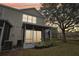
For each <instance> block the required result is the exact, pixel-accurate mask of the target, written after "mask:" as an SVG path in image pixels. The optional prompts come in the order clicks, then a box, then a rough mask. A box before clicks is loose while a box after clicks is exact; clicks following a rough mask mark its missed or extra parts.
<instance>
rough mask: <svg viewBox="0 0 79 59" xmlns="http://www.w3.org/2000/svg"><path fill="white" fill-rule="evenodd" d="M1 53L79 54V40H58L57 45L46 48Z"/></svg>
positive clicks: (36, 54)
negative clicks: (65, 41) (63, 41)
mask: <svg viewBox="0 0 79 59" xmlns="http://www.w3.org/2000/svg"><path fill="white" fill-rule="evenodd" d="M0 55H4V56H5V55H8V56H9V55H11V56H12V55H15V56H16V55H23V56H79V41H68V42H67V43H62V42H60V41H59V42H56V46H54V47H50V48H44V49H19V50H15V51H3V52H0Z"/></svg>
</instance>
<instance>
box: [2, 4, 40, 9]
mask: <svg viewBox="0 0 79 59" xmlns="http://www.w3.org/2000/svg"><path fill="white" fill-rule="evenodd" d="M2 4H3V5H7V6H10V7H14V8H18V9H21V8H37V9H39V8H40V7H41V4H40V3H2Z"/></svg>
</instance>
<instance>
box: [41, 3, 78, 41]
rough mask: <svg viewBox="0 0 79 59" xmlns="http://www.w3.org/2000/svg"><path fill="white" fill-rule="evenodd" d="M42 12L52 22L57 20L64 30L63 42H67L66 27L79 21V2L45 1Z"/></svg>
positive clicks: (72, 25)
mask: <svg viewBox="0 0 79 59" xmlns="http://www.w3.org/2000/svg"><path fill="white" fill-rule="evenodd" d="M41 12H42V13H43V14H44V16H45V17H46V18H47V19H48V20H49V21H51V22H52V23H55V21H57V23H56V24H57V25H58V26H59V27H60V29H61V30H62V36H63V39H62V41H63V42H66V34H65V31H66V29H68V28H69V27H74V25H76V24H77V23H79V19H78V18H79V4H73V3H72V4H69V3H67V4H63V3H61V4H60V3H56V4H55V3H43V4H42V7H41Z"/></svg>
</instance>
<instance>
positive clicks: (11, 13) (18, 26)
mask: <svg viewBox="0 0 79 59" xmlns="http://www.w3.org/2000/svg"><path fill="white" fill-rule="evenodd" d="M1 9H2V17H1V19H4V20H7V21H8V22H9V23H10V24H11V25H12V26H13V27H12V28H11V31H10V36H9V41H12V43H13V45H16V44H17V40H22V13H20V12H18V11H16V10H12V9H9V8H5V7H1Z"/></svg>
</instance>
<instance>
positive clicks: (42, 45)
mask: <svg viewBox="0 0 79 59" xmlns="http://www.w3.org/2000/svg"><path fill="white" fill-rule="evenodd" d="M51 46H53V42H51V40H46V41H42V42H41V43H40V44H38V45H36V46H35V48H48V47H51Z"/></svg>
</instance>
